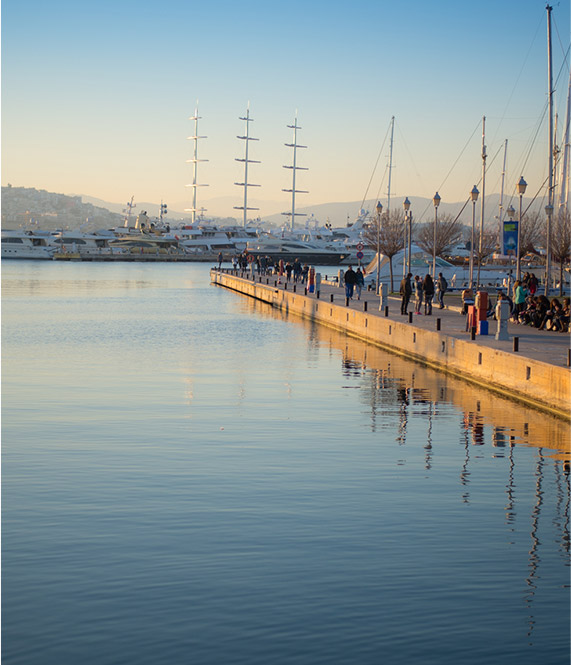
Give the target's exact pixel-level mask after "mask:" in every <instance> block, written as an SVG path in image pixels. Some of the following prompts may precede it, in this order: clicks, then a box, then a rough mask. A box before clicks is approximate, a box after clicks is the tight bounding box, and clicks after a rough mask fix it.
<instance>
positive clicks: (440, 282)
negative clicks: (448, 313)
mask: <svg viewBox="0 0 571 665" xmlns="http://www.w3.org/2000/svg"><path fill="white" fill-rule="evenodd" d="M436 289H437V291H438V303H439V305H440V309H444V294H445V293H446V291H447V290H448V282H447V281H446V277H444V275H443V274H442V273H441V272H439V273H438V279H437V281H436Z"/></svg>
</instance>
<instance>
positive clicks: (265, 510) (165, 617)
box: [2, 261, 570, 665]
mask: <svg viewBox="0 0 571 665" xmlns="http://www.w3.org/2000/svg"><path fill="white" fill-rule="evenodd" d="M2 379H3V394H2V397H3V401H2V444H3V446H2V448H3V450H2V452H3V455H2V499H3V501H2V508H3V511H2V527H3V532H2V556H3V570H2V572H3V578H2V609H3V614H2V619H3V635H2V637H3V639H2V657H3V663H4V664H5V665H15V664H17V663H22V664H25V665H35V664H36V663H37V664H42V665H48V664H49V665H51V664H52V663H53V664H54V665H55V664H57V665H67V664H73V665H76V664H77V663H82V664H84V665H90V664H98V665H99V664H111V663H117V664H119V663H121V664H124V663H136V664H137V665H145V664H153V665H156V663H194V664H199V665H202V664H205V665H206V664H208V665H219V664H223V663H224V664H226V663H244V664H248V665H255V664H258V663H260V664H264V665H267V664H268V663H272V664H282V663H287V664H289V663H296V664H311V665H313V664H318V663H327V664H328V665H330V664H334V665H335V664H343V663H347V664H349V663H351V664H355V663H357V664H359V665H368V664H369V663H375V664H378V663H407V664H408V663H422V664H432V663H434V664H435V665H436V664H439V665H442V664H446V663H454V664H455V665H457V664H458V663H462V664H463V665H470V664H481V663H494V665H499V664H503V663H510V664H511V663H514V662H517V663H518V665H524V664H527V663H529V664H534V665H535V664H537V663H543V664H546V665H548V664H555V663H568V661H569V619H570V616H569V474H568V471H567V470H566V465H565V460H568V459H569V457H568V455H566V454H565V453H563V452H562V451H564V450H565V448H567V449H568V446H569V430H568V427H567V425H566V424H564V423H561V422H559V421H557V420H555V419H552V418H550V417H547V416H543V415H541V414H539V413H537V412H534V411H532V410H529V409H526V408H524V407H522V406H518V405H516V404H514V403H511V402H509V401H504V400H502V399H500V398H498V397H497V396H493V395H491V394H489V393H487V392H485V391H480V390H477V389H475V388H473V387H470V386H468V385H465V384H462V383H461V382H458V381H456V380H454V379H451V378H449V377H446V376H444V375H441V374H438V373H435V372H432V371H429V370H427V369H425V368H423V367H420V366H418V365H414V364H413V363H409V362H407V361H405V360H402V359H399V358H398V357H395V356H391V355H390V354H387V353H385V352H383V351H381V350H378V349H374V348H372V347H367V346H366V345H363V344H361V343H360V342H357V341H355V340H351V339H348V338H346V337H344V336H343V335H340V334H338V333H335V332H333V331H330V330H327V329H325V328H320V327H317V326H314V325H311V324H309V323H308V322H303V321H301V320H299V319H294V318H292V319H290V320H286V319H285V318H284V317H283V316H281V315H279V314H276V313H275V312H273V311H272V310H271V309H269V308H268V307H266V306H264V305H262V304H260V303H256V302H254V301H250V300H248V299H246V298H243V297H242V296H239V295H237V294H234V293H231V292H229V291H226V290H223V289H221V288H217V287H214V286H212V285H210V280H209V274H208V267H207V266H204V265H188V264H187V265H178V264H172V265H160V266H154V265H141V264H134V265H128V264H125V265H121V264H116V265H105V264H80V263H79V264H73V263H71V264H57V263H51V262H50V263H43V262H25V261H14V262H3V265H2Z"/></svg>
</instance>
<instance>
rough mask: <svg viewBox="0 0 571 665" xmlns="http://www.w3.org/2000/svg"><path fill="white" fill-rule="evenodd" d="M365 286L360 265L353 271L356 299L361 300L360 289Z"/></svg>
mask: <svg viewBox="0 0 571 665" xmlns="http://www.w3.org/2000/svg"><path fill="white" fill-rule="evenodd" d="M363 286H365V275H363V273H362V272H361V266H359V267H358V268H357V272H356V273H355V291H356V292H357V300H361V289H362V288H363Z"/></svg>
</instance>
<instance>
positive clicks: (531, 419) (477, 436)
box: [238, 299, 571, 468]
mask: <svg viewBox="0 0 571 665" xmlns="http://www.w3.org/2000/svg"><path fill="white" fill-rule="evenodd" d="M238 302H239V306H240V307H244V308H246V309H248V310H251V311H255V312H256V314H258V315H262V316H271V317H275V318H278V319H282V320H288V322H289V323H290V324H292V325H298V326H303V327H305V328H306V330H308V331H309V335H308V350H311V351H312V352H314V351H315V349H316V348H317V346H318V345H319V346H321V347H322V348H323V347H327V348H329V349H330V350H331V351H334V350H337V351H338V352H341V358H342V359H341V367H342V373H343V376H344V377H346V378H351V379H357V378H361V379H362V382H361V384H360V388H361V394H362V396H363V399H364V401H365V402H366V403H367V405H368V407H369V419H370V427H371V430H372V431H377V429H378V428H379V426H381V427H382V425H383V422H382V419H381V418H380V415H381V414H383V413H386V412H394V411H395V407H396V411H397V413H398V419H399V427H398V435H397V440H398V441H399V443H401V444H405V443H406V440H407V426H408V421H409V411H410V409H411V408H415V409H417V408H418V407H419V406H420V407H421V409H420V412H421V413H422V414H424V415H426V417H427V420H428V430H429V432H428V434H427V445H430V446H431V447H432V422H433V420H434V418H435V417H436V415H437V410H438V405H439V403H442V404H448V405H452V406H454V407H455V408H456V409H457V410H458V412H459V413H460V414H461V421H462V427H463V428H464V431H465V432H466V433H467V435H468V437H469V439H470V442H471V445H473V446H477V447H482V446H484V445H485V443H486V434H487V430H488V429H489V430H490V431H491V443H492V445H493V447H494V449H495V452H494V456H495V457H498V458H503V457H504V454H503V453H502V452H501V449H502V448H505V447H506V444H507V443H508V442H509V444H510V446H511V445H512V444H513V443H517V444H518V445H524V446H533V447H535V448H541V449H543V448H545V449H546V452H545V454H546V455H548V456H550V457H553V458H554V459H557V460H560V461H561V462H562V463H563V466H564V467H566V468H569V464H570V462H571V443H570V432H569V426H568V423H567V422H565V421H563V420H561V419H559V418H556V417H554V416H551V415H549V414H544V413H542V412H539V411H538V410H536V409H534V408H532V407H530V406H527V405H525V404H521V403H518V402H515V401H512V400H510V399H506V398H502V397H501V396H499V395H498V394H496V393H492V392H488V391H486V390H484V389H480V388H478V387H477V386H474V385H472V384H469V383H467V382H464V381H461V380H460V379H457V378H455V377H453V376H450V375H447V374H444V373H440V372H437V371H434V370H432V369H430V368H427V367H425V366H423V365H419V364H416V363H414V362H412V361H409V360H407V359H405V358H401V357H400V356H397V355H393V354H391V353H389V352H387V351H385V350H383V349H380V348H377V347H374V346H372V345H368V344H365V343H364V342H361V341H360V340H357V339H354V338H351V337H348V336H347V335H345V334H342V333H339V332H337V331H335V330H333V329H330V328H326V327H325V326H321V325H318V324H316V323H315V322H309V321H305V320H302V319H300V318H298V317H297V316H295V315H292V316H290V315H288V314H287V313H285V312H280V311H278V310H274V309H273V308H272V307H270V306H269V305H267V304H265V303H261V302H258V301H254V300H246V299H244V300H240V301H238ZM546 442H549V446H548V448H547V446H546V445H545V444H546Z"/></svg>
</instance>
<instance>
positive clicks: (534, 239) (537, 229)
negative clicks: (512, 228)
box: [519, 212, 545, 258]
mask: <svg viewBox="0 0 571 665" xmlns="http://www.w3.org/2000/svg"><path fill="white" fill-rule="evenodd" d="M544 235H545V221H544V219H543V216H542V215H541V213H540V212H527V213H525V215H522V218H521V221H520V228H519V256H520V258H521V257H522V256H525V255H526V254H527V253H528V252H535V251H536V249H535V247H536V246H537V245H538V244H539V243H541V241H542V240H543V237H544Z"/></svg>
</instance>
